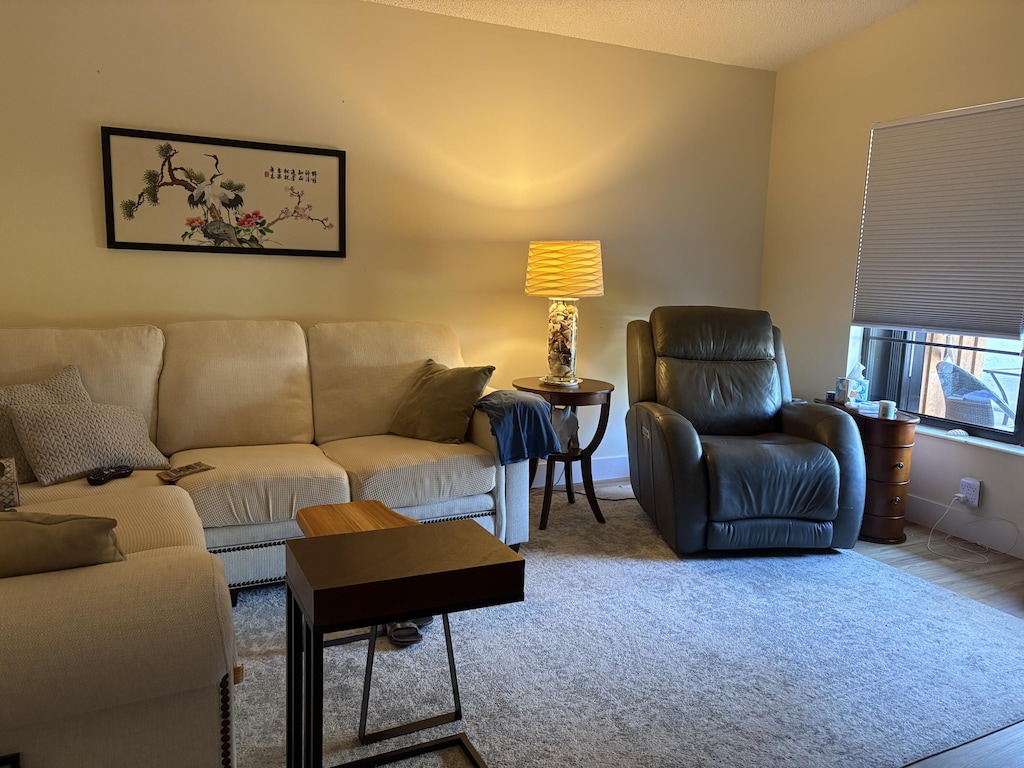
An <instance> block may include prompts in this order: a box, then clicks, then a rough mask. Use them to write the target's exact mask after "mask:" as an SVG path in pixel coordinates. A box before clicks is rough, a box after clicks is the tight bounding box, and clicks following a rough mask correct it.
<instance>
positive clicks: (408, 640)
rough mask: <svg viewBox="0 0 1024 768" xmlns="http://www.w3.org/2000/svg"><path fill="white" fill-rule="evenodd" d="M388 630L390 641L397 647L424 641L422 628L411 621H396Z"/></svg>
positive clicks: (389, 625)
mask: <svg viewBox="0 0 1024 768" xmlns="http://www.w3.org/2000/svg"><path fill="white" fill-rule="evenodd" d="M387 628H388V640H390V641H391V642H392V643H394V644H395V645H412V644H413V643H418V642H419V641H420V640H422V639H423V635H421V634H420V628H419V627H417V626H416V624H414V623H413V622H411V621H394V622H391V623H389V624H388V625H387Z"/></svg>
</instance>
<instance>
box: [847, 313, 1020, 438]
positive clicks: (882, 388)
mask: <svg viewBox="0 0 1024 768" xmlns="http://www.w3.org/2000/svg"><path fill="white" fill-rule="evenodd" d="M854 330H857V331H860V332H861V333H862V337H861V343H860V358H859V359H860V360H863V361H864V363H865V368H866V371H865V374H864V376H865V377H866V378H867V379H868V380H869V381H870V382H871V383H870V385H869V387H870V389H869V391H868V397H869V398H870V399H872V400H881V399H886V400H894V401H895V402H896V407H897V408H899V409H900V410H901V411H905V412H907V413H912V414H914V415H916V416H919V417H920V419H921V423H922V424H924V425H927V426H933V427H938V428H940V429H946V430H949V429H962V430H965V431H966V432H967V434H969V435H971V436H972V437H978V438H982V439H985V440H992V441H996V442H1000V443H1006V444H1009V445H1018V446H1024V424H1022V421H1024V420H1022V419H1021V418H1014V422H1013V427H1014V428H1013V431H1012V432H1008V431H1006V430H1000V429H995V428H992V427H985V426H981V425H977V424H971V423H967V422H962V421H956V420H954V419H948V418H945V417H942V416H935V415H932V414H925V413H921V411H920V410H919V408H920V402H921V390H922V387H923V380H924V363H925V359H926V358H927V355H926V354H925V353H924V350H927V349H957V350H962V351H973V352H983V353H984V352H988V353H998V354H1001V355H1006V356H1011V357H1016V358H1018V360H1019V361H1020V362H1021V363H1022V367H1024V351H1022V352H1020V353H1013V352H1005V351H1000V350H993V349H989V348H986V347H980V346H975V345H968V344H950V343H938V342H934V341H928V336H929V335H930V334H931V333H945V332H943V331H935V332H932V331H922V330H919V331H909V330H902V329H895V328H880V327H870V326H854ZM873 347H877V348H873ZM885 347H888V348H889V351H888V352H886V351H885V349H884V348H885ZM918 353H921V355H920V360H918V359H917V358H918ZM1022 372H1024V371H1022ZM1006 404H1007V405H1009V406H1010V407H1011V408H1014V411H1015V413H1016V414H1020V413H1021V407H1022V405H1024V380H1022V384H1021V386H1020V387H1019V388H1018V391H1017V400H1016V402H1010V401H1009V400H1007V401H1006Z"/></svg>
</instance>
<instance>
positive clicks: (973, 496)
mask: <svg viewBox="0 0 1024 768" xmlns="http://www.w3.org/2000/svg"><path fill="white" fill-rule="evenodd" d="M960 493H961V494H963V497H964V504H965V505H966V506H968V507H977V506H978V505H979V504H981V480H977V479H975V478H973V477H961V478H960Z"/></svg>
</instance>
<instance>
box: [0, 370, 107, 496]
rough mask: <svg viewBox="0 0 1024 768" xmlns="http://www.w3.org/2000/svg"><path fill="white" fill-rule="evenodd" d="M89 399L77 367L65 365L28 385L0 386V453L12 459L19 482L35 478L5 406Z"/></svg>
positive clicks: (82, 401) (73, 401)
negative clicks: (46, 377) (47, 376)
mask: <svg viewBox="0 0 1024 768" xmlns="http://www.w3.org/2000/svg"><path fill="white" fill-rule="evenodd" d="M90 402H92V398H91V397H89V393H88V392H87V391H86V389H85V386H84V385H83V384H82V377H81V375H80V374H79V372H78V367H77V366H74V365H69V366H67V367H66V368H64V369H62V370H61V371H60V372H58V373H55V374H54V375H53V376H50V377H49V378H48V379H43V380H42V381H37V382H34V383H32V384H14V385H12V386H9V387H0V456H7V457H10V458H12V459H14V465H15V467H16V468H17V470H18V482H19V483H31V482H32V481H33V480H35V479H36V476H35V475H34V474H33V472H32V466H31V465H30V463H29V462H28V460H27V459H26V457H25V452H24V451H22V450H21V444H20V443H19V442H18V435H17V434H16V433H15V431H14V424H13V423H12V422H11V418H10V415H9V413H8V411H7V407H6V406H12V405H26V404H32V403H90Z"/></svg>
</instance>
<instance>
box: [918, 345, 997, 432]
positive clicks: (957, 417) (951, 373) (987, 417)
mask: <svg viewBox="0 0 1024 768" xmlns="http://www.w3.org/2000/svg"><path fill="white" fill-rule="evenodd" d="M935 372H936V373H938V375H939V384H940V385H941V386H942V397H943V399H944V400H945V403H946V418H947V419H952V420H953V421H962V422H964V423H965V424H976V425H977V426H979V427H993V426H995V411H996V409H998V410H999V411H1000V412H1001V415H1002V417H1003V424H1009V423H1010V421H1011V420H1013V419H1015V418H1016V416H1017V414H1016V413H1014V411H1013V409H1012V408H1011V407H1010V406H1009V405H1007V404H1006V402H1005V401H1004V400H1003V398H1001V397H1000V396H999V395H997V394H996V393H995V392H993V391H992V390H991V389H989V388H988V387H986V386H985V385H984V384H983V383H982V382H981V379H979V378H978V377H977V376H974V375H973V374H971V373H970V372H968V371H966V370H964V369H963V368H961V367H960V366H959V365H956V364H955V363H952V362H950V361H949V360H943V361H941V362H940V363H937V364H936V366H935Z"/></svg>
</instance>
